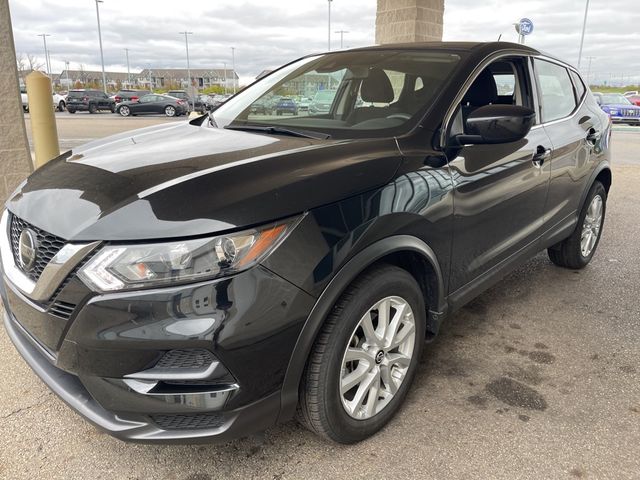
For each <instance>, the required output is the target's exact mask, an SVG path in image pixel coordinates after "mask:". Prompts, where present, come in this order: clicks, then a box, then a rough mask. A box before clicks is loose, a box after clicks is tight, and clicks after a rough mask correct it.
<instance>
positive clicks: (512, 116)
mask: <svg viewBox="0 0 640 480" xmlns="http://www.w3.org/2000/svg"><path fill="white" fill-rule="evenodd" d="M535 118H536V114H535V112H534V111H533V110H531V109H530V108H526V107H520V106H517V105H485V106H483V107H479V108H476V109H475V110H474V111H473V112H471V114H470V115H469V116H468V117H467V120H466V122H465V126H464V131H465V132H466V133H464V134H462V135H456V136H455V139H456V140H457V141H458V143H459V144H460V145H469V144H471V145H473V144H476V145H482V144H495V143H509V142H517V141H518V140H522V139H523V138H524V137H525V136H526V135H527V133H529V130H531V127H532V126H533V122H534V121H535Z"/></svg>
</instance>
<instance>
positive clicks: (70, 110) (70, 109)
mask: <svg viewBox="0 0 640 480" xmlns="http://www.w3.org/2000/svg"><path fill="white" fill-rule="evenodd" d="M67 112H69V113H76V111H75V110H74V109H73V108H69V109H67Z"/></svg>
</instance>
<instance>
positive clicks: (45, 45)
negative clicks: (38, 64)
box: [37, 33, 51, 75]
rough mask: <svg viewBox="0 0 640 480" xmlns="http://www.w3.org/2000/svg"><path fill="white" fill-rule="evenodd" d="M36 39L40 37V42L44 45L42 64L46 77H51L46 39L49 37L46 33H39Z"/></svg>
mask: <svg viewBox="0 0 640 480" xmlns="http://www.w3.org/2000/svg"><path fill="white" fill-rule="evenodd" d="M37 36H38V37H42V41H43V43H44V63H45V66H46V68H47V75H51V64H50V63H49V52H48V51H47V37H50V36H51V35H50V34H48V33H39V34H38V35H37Z"/></svg>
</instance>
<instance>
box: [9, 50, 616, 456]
mask: <svg viewBox="0 0 640 480" xmlns="http://www.w3.org/2000/svg"><path fill="white" fill-rule="evenodd" d="M314 72H322V74H323V75H327V76H328V75H331V78H332V82H333V83H334V84H335V85H336V87H337V88H336V92H337V93H336V94H335V97H334V98H333V99H332V100H331V102H330V103H331V104H332V107H331V108H329V110H328V113H325V114H323V115H319V116H316V117H314V116H300V117H296V116H294V117H291V116H287V117H276V116H272V117H269V118H266V119H262V120H256V119H251V120H250V113H251V110H252V105H253V102H255V101H256V100H257V99H259V98H261V97H264V96H268V95H269V94H270V92H276V91H282V90H283V89H285V88H292V87H291V86H292V85H300V86H301V88H304V87H305V85H304V84H305V82H304V81H303V80H304V79H305V78H309V77H310V76H317V75H316V74H315V73H314ZM309 74H311V75H309ZM505 75H507V76H508V75H512V76H513V81H514V84H515V85H516V86H517V87H516V88H515V89H514V91H513V92H512V93H511V94H504V93H503V94H502V95H498V90H497V87H496V78H497V77H504V76H505ZM391 78H394V81H393V82H392V81H391ZM285 84H286V85H287V86H288V87H285ZM534 87H535V88H534ZM358 96H360V97H361V98H362V101H363V102H364V105H366V106H361V107H356V99H357V98H358ZM337 106H339V108H338V107H337ZM610 134H611V125H610V120H609V118H608V116H607V115H606V114H605V113H604V112H602V110H601V109H600V108H599V107H598V104H597V103H596V101H595V100H594V98H593V96H592V94H591V93H590V92H589V91H588V90H587V88H586V87H585V84H584V82H583V80H582V79H581V77H580V75H579V73H578V72H577V71H576V69H575V68H573V67H572V66H570V65H567V64H566V63H563V62H561V61H559V60H556V59H554V58H552V57H550V56H548V55H544V54H541V53H540V52H538V51H537V50H534V49H533V48H530V47H527V46H524V45H517V44H511V43H506V42H499V43H424V44H420V43H416V44H411V45H384V46H376V47H370V48H359V49H353V50H347V51H340V52H332V53H327V54H321V55H313V56H309V57H305V58H303V59H300V60H298V61H295V62H292V63H290V64H288V65H286V66H284V67H282V68H281V69H279V70H277V71H275V72H273V73H271V74H270V75H269V76H268V77H266V78H265V79H263V80H259V81H257V82H255V83H254V84H253V85H251V86H249V87H247V88H246V89H245V90H243V91H242V92H240V93H238V94H237V95H236V96H235V97H234V98H232V99H231V100H229V101H228V102H226V103H225V104H224V105H222V106H221V107H220V108H218V109H217V110H216V111H215V112H212V113H211V114H210V115H209V116H202V117H200V118H199V119H194V120H192V121H191V122H184V123H170V124H165V125H158V126H154V127H149V128H145V129H142V130H139V131H133V132H125V133H121V134H118V135H116V136H113V137H110V138H107V139H105V140H102V141H94V142H91V143H89V144H88V145H86V146H84V147H79V148H74V149H73V150H72V151H70V152H67V153H65V154H63V155H61V156H60V157H58V158H56V159H54V160H53V161H51V162H50V163H48V164H47V165H45V166H44V167H42V168H40V169H38V170H36V171H35V172H34V173H33V174H32V175H31V176H30V177H29V178H28V179H27V180H26V182H24V183H23V184H22V185H21V186H20V187H19V189H18V190H17V191H16V192H15V193H14V194H13V195H12V196H11V197H10V199H9V200H8V202H7V204H6V208H7V210H6V211H5V212H4V214H3V215H2V219H1V226H2V232H3V233H2V235H0V253H1V258H2V275H1V278H2V282H1V285H2V288H1V293H2V299H3V301H4V305H5V314H4V315H5V320H4V323H5V327H6V329H7V331H8V333H9V336H10V338H11V340H12V341H13V343H14V344H15V346H16V348H17V349H18V351H19V352H20V354H21V355H22V356H23V357H24V359H25V360H26V362H27V363H28V364H29V365H31V367H32V368H33V369H34V371H35V372H36V374H37V375H39V376H40V377H41V378H42V380H43V381H44V382H45V383H46V384H48V386H49V387H50V388H51V389H52V390H53V391H54V392H55V393H56V394H58V395H59V396H60V397H62V398H63V399H64V401H65V402H67V403H68V404H69V405H70V406H71V407H72V408H74V409H75V410H77V411H78V413H79V414H80V415H82V416H84V417H85V418H87V419H88V420H89V421H91V422H92V423H94V424H96V425H97V426H99V427H100V428H102V429H104V430H106V431H107V432H108V433H110V434H112V435H114V436H116V437H118V438H121V439H124V440H131V441H137V442H187V441H195V442H203V441H213V440H216V441H225V440H228V439H230V438H236V437H238V436H243V435H246V434H248V433H249V432H252V431H256V430H262V429H265V428H268V427H270V426H272V425H274V424H275V423H277V422H283V421H286V420H288V419H290V418H292V417H293V416H294V414H296V412H297V415H298V418H299V420H300V421H301V422H302V423H303V424H304V425H306V426H307V427H308V428H309V429H311V430H312V431H314V432H316V433H318V434H320V435H323V436H325V437H327V438H330V439H333V440H335V441H338V442H343V443H352V442H357V441H359V440H362V439H364V438H366V437H368V436H370V435H372V434H374V433H375V432H377V431H378V430H379V429H380V428H382V427H383V426H384V425H385V424H386V423H387V422H389V421H390V420H391V418H392V417H393V415H394V414H395V413H396V412H397V411H398V409H399V408H400V406H401V405H402V403H403V401H404V398H405V396H406V395H407V392H408V390H409V388H410V385H411V382H412V380H413V378H414V376H415V374H416V371H417V370H418V369H419V368H423V366H424V365H420V358H421V353H422V349H423V346H424V344H425V340H432V339H433V338H434V337H435V336H436V334H437V333H438V330H439V328H440V325H441V323H442V322H443V320H444V319H445V318H446V317H447V315H448V314H449V313H451V312H454V311H456V310H457V309H459V308H460V307H462V306H463V305H464V304H466V303H467V302H469V301H470V300H471V299H473V298H474V297H476V296H477V295H479V294H480V293H481V292H482V291H484V290H486V289H487V288H488V287H490V286H491V285H493V284H495V283H496V282H497V281H498V280H500V279H501V278H503V277H504V276H505V275H506V274H507V273H508V272H510V271H511V270H513V269H514V268H515V267H516V266H518V265H521V264H522V263H523V262H525V261H526V260H527V259H529V258H530V257H531V256H533V255H535V254H536V253H538V252H539V251H540V250H543V249H547V251H548V255H549V258H550V259H551V261H552V262H553V263H554V264H556V265H558V266H561V267H567V268H570V269H580V268H583V267H585V266H586V265H587V264H588V263H589V262H590V260H591V259H592V258H593V256H594V254H595V252H596V249H597V247H598V242H599V239H600V235H601V232H602V227H603V222H604V217H605V209H606V201H607V193H608V191H609V187H610V185H611V170H610V166H609V164H610V152H609V142H610ZM587 274H588V273H587ZM530 275H533V276H535V275H536V273H535V272H530ZM561 278H566V279H568V277H566V276H565V277H562V276H558V283H561V282H562V280H561ZM535 281H536V280H535V279H532V282H535ZM550 288H561V285H560V284H558V285H554V286H550ZM559 328H562V327H559ZM562 332H564V330H562ZM434 421H437V419H434ZM404 428H405V429H411V428H413V427H412V426H411V425H405V426H404Z"/></svg>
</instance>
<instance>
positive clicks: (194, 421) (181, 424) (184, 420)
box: [151, 413, 224, 430]
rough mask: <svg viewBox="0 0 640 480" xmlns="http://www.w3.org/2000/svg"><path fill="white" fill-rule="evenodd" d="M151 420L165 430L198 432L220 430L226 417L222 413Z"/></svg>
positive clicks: (153, 416) (174, 416)
mask: <svg viewBox="0 0 640 480" xmlns="http://www.w3.org/2000/svg"><path fill="white" fill-rule="evenodd" d="M151 420H153V421H154V423H156V424H157V425H158V426H159V427H160V428H162V429H164V430H198V429H203V428H218V427H221V426H222V425H223V424H224V417H223V416H222V414H220V413H196V414H191V415H151Z"/></svg>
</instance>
